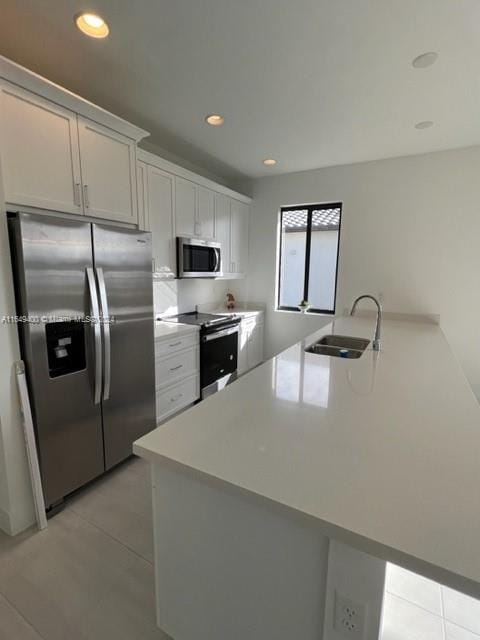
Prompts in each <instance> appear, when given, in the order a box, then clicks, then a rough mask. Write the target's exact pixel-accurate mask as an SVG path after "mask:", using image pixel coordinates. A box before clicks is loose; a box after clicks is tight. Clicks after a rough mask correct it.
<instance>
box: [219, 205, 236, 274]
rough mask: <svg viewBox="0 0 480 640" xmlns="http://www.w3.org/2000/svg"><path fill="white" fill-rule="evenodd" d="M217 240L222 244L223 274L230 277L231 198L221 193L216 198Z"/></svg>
mask: <svg viewBox="0 0 480 640" xmlns="http://www.w3.org/2000/svg"><path fill="white" fill-rule="evenodd" d="M215 231H216V233H215V240H216V241H217V242H220V244H221V245H222V246H221V249H220V251H221V256H222V272H223V275H224V276H228V275H229V274H230V273H231V272H232V269H231V261H230V233H231V231H230V198H228V197H227V196H224V195H223V194H221V193H217V194H216V196H215Z"/></svg>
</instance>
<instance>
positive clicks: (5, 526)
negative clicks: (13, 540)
mask: <svg viewBox="0 0 480 640" xmlns="http://www.w3.org/2000/svg"><path fill="white" fill-rule="evenodd" d="M0 529H1V530H2V531H4V532H5V533H6V534H8V535H9V536H11V535H13V532H12V523H11V520H10V515H9V514H8V513H7V511H5V509H2V508H1V507H0Z"/></svg>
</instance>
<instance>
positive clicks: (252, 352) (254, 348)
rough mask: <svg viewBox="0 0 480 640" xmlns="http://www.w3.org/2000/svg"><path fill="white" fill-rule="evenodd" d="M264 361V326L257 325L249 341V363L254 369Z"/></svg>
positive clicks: (252, 329) (253, 328)
mask: <svg viewBox="0 0 480 640" xmlns="http://www.w3.org/2000/svg"><path fill="white" fill-rule="evenodd" d="M262 360H263V324H255V325H253V326H252V327H251V330H250V331H249V338H248V341H247V363H248V368H249V369H252V368H253V367H256V366H257V365H258V364H260V363H261V362H262Z"/></svg>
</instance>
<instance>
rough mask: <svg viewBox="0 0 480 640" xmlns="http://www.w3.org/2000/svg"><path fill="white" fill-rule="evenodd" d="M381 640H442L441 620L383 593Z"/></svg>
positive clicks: (401, 599) (413, 605)
mask: <svg viewBox="0 0 480 640" xmlns="http://www.w3.org/2000/svg"><path fill="white" fill-rule="evenodd" d="M380 637H381V640H443V620H442V618H440V617H439V616H436V615H435V614H433V613H431V612H430V611H426V610H425V609H422V608H421V607H417V605H415V604H412V603H411V602H408V601H407V600H403V598H398V597H397V596H394V595H392V594H391V593H385V596H384V604H383V620H382V631H381V634H380Z"/></svg>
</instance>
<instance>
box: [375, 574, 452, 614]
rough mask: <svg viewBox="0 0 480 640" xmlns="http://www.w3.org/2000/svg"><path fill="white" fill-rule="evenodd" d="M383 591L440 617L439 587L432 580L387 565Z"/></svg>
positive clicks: (440, 599) (440, 600)
mask: <svg viewBox="0 0 480 640" xmlns="http://www.w3.org/2000/svg"><path fill="white" fill-rule="evenodd" d="M385 590H386V591H388V592H389V593H393V594H394V595H396V596H400V597H401V598H403V599H404V600H409V601H410V602H413V603H414V604H416V605H418V606H419V607H423V608H424V609H427V610H428V611H431V612H432V613H436V614H437V615H438V616H441V615H442V598H441V593H440V585H439V584H438V583H436V582H433V581H432V580H428V579H427V578H423V577H422V576H419V575H417V574H416V573H412V572H411V571H407V570H406V569H402V568H401V567H397V566H396V565H394V564H390V563H387V571H386V575H385Z"/></svg>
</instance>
